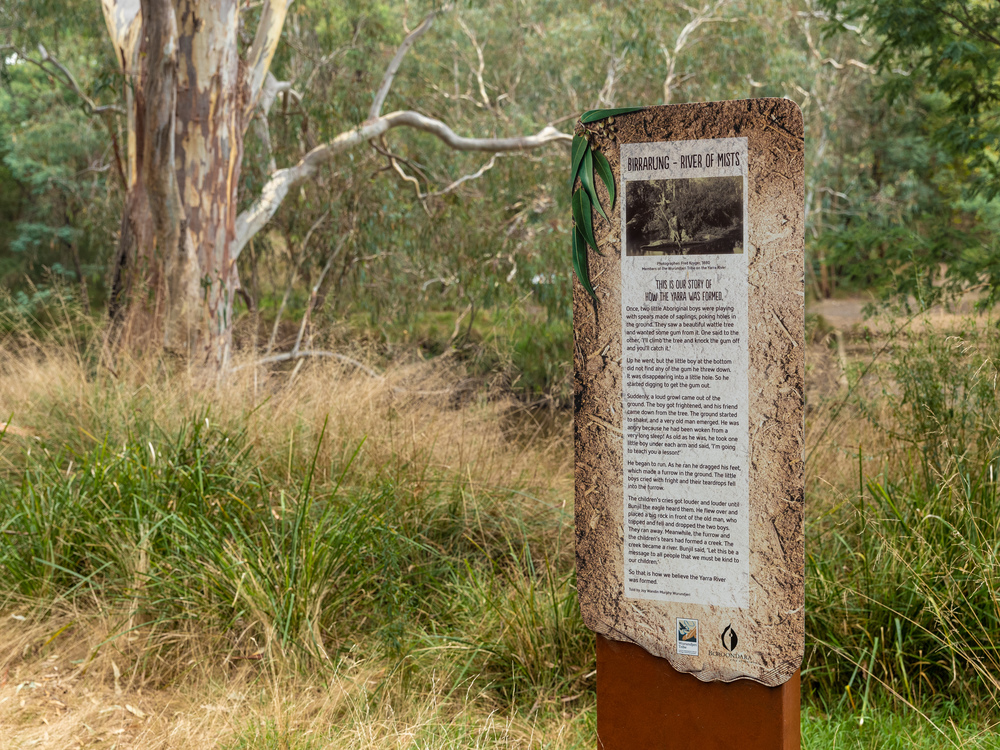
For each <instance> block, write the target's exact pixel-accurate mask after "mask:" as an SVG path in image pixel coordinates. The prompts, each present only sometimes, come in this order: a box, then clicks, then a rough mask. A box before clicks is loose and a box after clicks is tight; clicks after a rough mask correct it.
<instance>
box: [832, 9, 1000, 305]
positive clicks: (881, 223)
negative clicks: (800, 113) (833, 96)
mask: <svg viewBox="0 0 1000 750" xmlns="http://www.w3.org/2000/svg"><path fill="white" fill-rule="evenodd" d="M824 6H825V8H826V9H827V10H828V11H829V12H830V14H831V15H830V18H831V23H830V25H829V26H828V29H832V31H833V32H834V33H839V32H840V31H841V30H842V29H843V28H845V27H846V26H854V27H860V28H861V29H863V33H864V34H865V35H866V36H867V37H869V39H870V41H871V49H872V50H873V54H871V63H872V65H873V66H875V67H876V68H877V70H878V71H879V73H880V82H879V86H878V92H879V95H880V99H879V101H878V103H877V105H876V106H877V107H878V108H879V109H881V110H882V111H886V110H888V111H891V112H892V113H893V115H894V116H893V117H891V118H887V120H886V121H885V122H884V123H882V124H881V125H879V126H876V127H875V128H873V133H874V134H875V136H876V138H877V139H878V143H879V144H880V150H879V155H880V156H881V157H882V158H881V163H880V164H879V165H878V166H879V169H878V170H877V171H876V170H873V173H872V178H873V180H877V181H880V182H881V181H884V180H885V178H886V176H887V175H892V172H893V170H894V171H895V176H897V177H898V178H900V179H898V183H897V184H896V185H895V186H893V188H892V191H891V193H889V194H888V195H886V196H885V198H886V199H885V200H884V201H882V203H883V208H884V209H885V210H884V211H883V212H882V214H881V215H880V216H879V215H876V212H875V211H874V210H869V211H867V212H865V213H867V216H864V215H862V216H859V217H858V218H859V219H860V220H858V221H854V222H847V223H846V224H845V226H844V230H845V231H843V232H842V233H840V234H839V235H838V236H836V237H835V239H834V244H835V245H839V247H835V248H834V252H835V253H838V254H839V255H840V256H841V257H843V258H850V257H856V251H857V249H858V248H859V246H861V245H862V244H868V245H869V246H872V245H874V246H876V247H881V248H882V249H883V252H882V253H881V255H882V260H888V261H889V265H888V266H883V267H884V268H885V267H888V268H892V269H893V278H892V282H891V284H890V288H891V289H893V290H894V291H896V292H898V293H900V294H901V295H902V296H903V297H904V298H905V297H907V296H910V295H912V296H914V297H916V298H917V300H918V302H919V303H922V304H929V303H931V302H933V301H935V300H937V299H938V298H940V296H941V295H942V294H948V293H956V292H958V291H961V290H962V289H968V288H970V287H978V288H985V289H986V290H987V291H988V292H989V293H988V296H987V299H986V300H985V302H986V303H987V304H990V303H992V301H994V299H995V295H996V293H997V290H998V289H1000V286H998V282H1000V242H998V234H1000V205H998V201H997V197H998V196H1000V5H998V4H997V3H993V2H974V1H970V0H877V2H874V3H870V2H865V3H861V2H855V1H854V0H846V1H844V0H826V1H825V2H824ZM904 197H908V198H909V200H903V199H904ZM901 206H902V207H903V209H902V210H900V208H901ZM874 208H875V206H872V209H874ZM871 229H875V230H876V232H874V233H873V232H872V231H870V230H871ZM876 233H877V234H878V235H880V236H879V237H875V236H873V235H874V234H876ZM940 264H945V267H946V272H945V275H944V277H943V278H940V277H939V274H938V268H939V265H940Z"/></svg>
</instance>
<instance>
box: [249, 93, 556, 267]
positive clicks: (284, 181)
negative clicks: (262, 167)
mask: <svg viewBox="0 0 1000 750" xmlns="http://www.w3.org/2000/svg"><path fill="white" fill-rule="evenodd" d="M398 127H410V128H414V129H415V130H420V131H423V132H425V133H430V134H431V135H434V136H436V137H437V138H440V139H441V140H442V141H444V143H445V144H446V145H448V146H449V147H450V148H452V149H454V150H456V151H485V152H487V153H503V152H508V151H526V150H528V149H534V148H539V147H540V146H545V145H547V144H550V143H559V142H565V143H568V142H571V141H572V140H573V136H571V135H567V134H566V133H563V132H561V131H559V130H557V129H556V128H554V127H552V126H551V125H549V126H546V127H544V128H542V129H541V130H540V131H539V132H537V133H535V134H534V135H527V136H517V137H513V138H466V137H464V136H460V135H458V134H457V133H455V131H453V130H452V129H451V128H450V127H448V126H447V125H446V124H445V123H443V122H441V121H440V120H437V119H434V118H433V117H427V116H426V115H422V114H420V113H419V112H412V111H403V112H392V113H390V114H388V115H384V116H382V117H379V118H377V119H375V120H369V121H366V122H364V123H362V124H361V125H358V126H357V127H355V128H353V129H351V130H348V131H347V132H344V133H341V134H340V135H338V136H337V137H336V138H334V139H333V140H332V141H330V142H329V143H324V144H323V145H321V146H317V147H316V148H314V149H313V150H312V151H310V152H309V153H308V154H306V155H305V156H304V157H303V158H302V159H301V161H299V163H298V164H296V165H295V166H293V167H288V168H286V169H279V170H278V171H277V172H275V173H274V174H273V175H271V179H270V180H268V182H267V183H266V184H265V185H264V188H263V190H262V191H261V195H260V198H258V200H257V202H256V203H254V204H253V205H252V206H251V207H250V208H249V209H247V210H246V211H244V212H243V213H241V214H240V215H239V217H238V218H237V219H236V246H235V248H234V257H236V256H238V255H239V253H240V251H241V250H242V249H243V248H244V247H245V246H246V243H247V242H248V241H249V240H250V238H251V237H253V236H254V235H255V234H256V233H257V232H259V231H260V230H261V229H262V228H263V227H264V225H265V224H267V222H268V221H270V219H271V217H272V216H273V215H274V213H275V212H276V211H277V210H278V207H279V206H280V205H281V202H282V201H283V200H284V199H285V196H286V195H288V191H289V190H291V189H292V188H293V187H295V186H297V185H299V184H301V183H302V182H303V181H305V180H308V179H310V178H311V177H313V175H315V174H316V172H317V170H318V169H319V168H320V167H321V166H322V165H324V164H326V163H328V162H330V161H331V160H332V159H333V158H334V157H335V156H337V154H340V153H342V152H344V151H347V150H349V149H351V148H354V147H355V146H358V145H360V144H362V143H365V142H367V141H370V140H372V139H373V138H378V137H379V136H381V135H383V134H384V133H386V132H387V131H389V130H391V129H392V128H398Z"/></svg>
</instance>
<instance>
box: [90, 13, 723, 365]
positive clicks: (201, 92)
mask: <svg viewBox="0 0 1000 750" xmlns="http://www.w3.org/2000/svg"><path fill="white" fill-rule="evenodd" d="M720 1H721V0H720ZM292 2H293V0H264V5H263V8H262V10H261V16H260V23H259V25H258V28H257V30H256V34H255V37H254V40H253V43H252V44H251V47H250V49H249V51H248V55H247V59H246V60H245V61H243V62H241V61H240V59H239V40H238V38H237V31H238V27H239V13H240V7H241V6H242V5H243V3H242V2H241V0H101V7H102V11H103V13H104V18H105V23H106V24H107V27H108V33H109V36H110V38H111V42H112V44H113V46H114V50H115V54H116V56H117V57H118V60H119V64H120V65H121V68H122V71H123V73H124V74H125V76H126V77H127V79H128V84H129V85H128V86H127V87H126V105H127V112H128V131H129V138H128V175H127V180H126V182H127V196H126V204H125V210H124V216H123V221H122V230H121V235H120V238H121V239H120V242H119V250H118V253H117V254H116V264H115V267H114V269H113V271H114V272H113V274H112V277H113V284H112V286H113V289H112V294H111V303H110V304H109V312H110V313H111V315H112V317H113V319H114V320H116V321H118V320H122V321H124V320H125V315H126V314H134V318H133V319H132V320H130V321H129V322H128V326H129V327H130V328H129V330H138V331H139V333H138V334H136V336H137V337H141V336H145V337H147V340H148V337H149V336H150V335H151V334H155V333H156V332H159V334H160V335H162V340H163V341H164V343H165V344H166V345H167V346H174V347H177V348H183V349H185V350H186V353H187V354H188V356H189V357H190V358H191V361H192V363H193V364H195V365H196V366H208V367H209V368H214V369H216V370H217V371H218V372H220V373H222V372H225V371H226V369H227V360H228V358H229V355H230V345H231V339H232V324H233V299H234V297H235V294H236V292H237V290H238V289H239V276H238V274H237V268H236V259H237V257H238V256H239V253H240V251H241V250H242V249H243V247H245V246H246V244H247V242H248V241H249V239H250V238H251V237H253V235H254V234H256V233H257V232H258V231H260V230H261V229H262V228H263V227H264V226H265V225H266V224H267V222H268V221H269V220H270V219H271V217H272V216H273V215H274V213H275V212H276V211H277V209H278V207H279V206H280V205H281V202H282V201H283V200H284V199H285V197H286V196H287V195H288V193H289V191H290V190H291V189H292V188H293V187H295V186H296V185H298V184H300V183H301V182H303V181H304V180H307V179H309V178H311V177H313V176H314V175H315V174H316V172H317V170H318V169H319V168H320V167H321V166H322V165H324V164H326V163H328V162H330V161H331V160H332V159H333V158H334V157H335V156H336V155H337V154H339V153H341V152H343V151H346V150H348V149H351V148H353V147H355V146H358V145H361V144H364V143H365V142H367V141H369V140H372V139H374V138H378V137H380V136H382V135H383V134H384V133H386V132H387V131H388V130H390V129H392V128H396V127H409V128H414V129H416V130H420V131H423V132H426V133H430V134H431V135H434V136H435V137H437V138H439V139H441V140H442V141H443V142H444V143H445V144H447V145H448V146H449V147H450V148H452V149H455V150H456V151H482V152H487V153H492V154H497V153H502V152H508V151H520V150H525V149H533V148H538V147H540V146H544V145H546V144H550V143H557V142H561V141H565V142H568V141H570V140H572V138H571V136H570V135H567V134H565V133H562V132H560V131H558V130H556V129H555V128H554V127H551V126H549V127H546V128H544V129H542V130H541V131H540V132H538V133H536V134H535V135H529V136H523V137H512V138H466V137H463V136H460V135H457V134H456V133H455V132H454V131H453V130H452V129H451V128H450V127H448V126H447V125H446V124H445V123H443V122H441V121H440V120H436V119H434V118H432V117H427V116H425V115H422V114H420V113H418V112H409V111H402V112H393V113H391V114H387V115H382V114H381V109H382V107H383V106H384V103H385V100H386V97H387V96H388V93H389V90H390V89H391V86H392V83H393V80H394V78H395V76H396V74H397V72H398V71H399V69H400V66H401V64H402V61H403V59H404V57H405V55H406V53H407V51H408V50H409V49H410V48H411V47H412V46H413V44H414V43H415V42H416V41H417V40H418V39H419V38H420V37H421V36H422V35H423V34H425V33H426V32H427V31H428V30H429V29H430V27H431V24H432V22H433V20H434V18H435V16H436V15H437V14H438V13H440V12H443V11H445V10H449V9H450V7H451V6H450V5H448V6H444V7H443V8H442V9H441V10H439V11H437V12H435V13H432V14H431V15H429V16H428V17H427V18H425V19H424V21H423V22H422V23H421V24H420V26H418V27H417V28H416V29H414V30H413V31H412V32H410V33H409V34H408V35H407V36H406V39H404V41H403V43H402V45H401V46H400V48H399V49H398V50H397V51H396V53H395V55H394V56H393V58H392V61H391V62H390V64H389V66H388V68H387V70H386V72H385V75H384V76H383V79H382V83H381V85H380V86H379V89H378V91H377V92H376V93H375V96H374V98H373V102H372V106H371V109H370V110H369V119H368V120H366V121H365V122H363V123H361V124H360V125H358V126H357V127H356V128H353V129H352V130H349V131H347V132H345V133H342V134H340V135H339V136H337V137H336V138H334V139H333V140H332V141H330V142H329V143H326V144H323V145H321V146H318V147H316V148H314V149H312V150H311V151H309V153H307V154H306V155H305V156H304V157H303V158H302V159H301V161H299V163H298V164H295V165H294V166H291V167H289V168H287V169H278V170H275V169H273V168H272V170H271V177H270V179H269V180H268V182H267V183H266V184H265V186H264V188H263V190H262V192H261V195H260V197H259V199H258V200H257V201H256V203H254V204H253V206H252V207H251V208H250V209H249V210H247V211H245V212H244V213H242V214H240V215H239V216H237V213H236V205H237V185H238V183H239V177H240V169H241V165H242V161H243V139H244V137H245V133H246V130H247V127H248V126H249V125H250V123H251V122H252V121H253V120H254V118H255V117H256V119H257V121H258V125H257V126H256V127H259V134H260V137H261V138H262V140H263V141H264V143H265V144H268V141H269V140H270V138H269V133H268V130H267V120H266V117H267V112H268V110H269V109H270V107H271V106H272V105H273V103H274V101H275V98H276V97H277V96H278V94H279V93H281V92H282V91H292V89H291V83H290V82H281V81H278V80H277V79H276V78H275V77H274V76H273V75H271V74H270V72H269V67H270V65H271V60H272V59H273V57H274V53H275V49H276V47H277V45H278V42H279V41H280V38H281V31H282V27H283V25H284V22H285V18H286V16H287V13H288V9H289V7H290V6H291V4H292ZM70 78H71V76H70ZM292 93H293V94H294V91H292ZM487 101H488V99H487ZM268 150H269V151H270V149H268ZM493 163H494V162H493V161H492V160H491V161H490V163H489V164H488V165H487V166H486V167H484V168H482V169H480V171H479V172H478V173H476V175H479V174H482V173H483V172H485V171H486V169H488V168H489V167H490V166H492V164H493ZM272 164H273V162H272ZM476 175H473V176H469V177H466V178H462V179H461V180H459V181H457V182H455V183H453V185H452V186H449V187H448V188H446V191H447V190H451V189H453V188H454V187H456V186H457V185H459V184H461V183H462V182H463V181H465V180H467V179H471V178H472V177H474V176H476ZM135 321H139V322H138V323H137V324H135V325H133V323H135ZM300 339H301V336H300ZM299 343H300V344H301V341H300V342H299Z"/></svg>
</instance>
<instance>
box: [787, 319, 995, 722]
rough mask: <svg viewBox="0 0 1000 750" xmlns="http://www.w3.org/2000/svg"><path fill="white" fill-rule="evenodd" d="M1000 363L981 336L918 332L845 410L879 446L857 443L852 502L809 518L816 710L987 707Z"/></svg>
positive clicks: (991, 690) (971, 330)
mask: <svg viewBox="0 0 1000 750" xmlns="http://www.w3.org/2000/svg"><path fill="white" fill-rule="evenodd" d="M998 355H1000V337H998V335H997V331H996V330H995V329H994V328H992V327H987V328H985V329H983V328H978V329H977V328H976V326H975V325H974V324H970V325H969V326H968V327H967V329H966V331H965V332H964V334H963V335H962V336H953V335H947V334H944V333H941V332H938V331H936V330H934V329H931V328H929V327H928V328H927V329H924V330H920V331H918V332H916V333H910V334H901V335H900V336H899V338H898V339H897V341H896V344H895V347H894V351H893V352H892V353H891V355H890V356H889V357H888V358H887V359H886V360H885V362H884V363H877V364H876V366H875V367H874V368H868V374H867V376H866V378H865V380H864V381H862V382H860V383H858V384H857V386H856V388H857V390H856V392H857V393H859V394H861V395H860V396H858V397H857V399H856V401H855V403H854V404H853V406H854V409H855V412H854V413H855V414H857V415H858V417H860V418H861V419H864V420H866V421H867V422H868V423H869V425H870V426H871V427H872V428H873V429H874V433H873V434H874V436H875V438H876V439H877V440H878V443H876V444H874V445H873V444H869V445H867V446H865V445H860V444H857V445H856V448H855V449H856V451H857V456H856V462H855V467H856V469H855V477H854V489H853V492H851V491H846V492H845V494H844V495H842V498H841V500H840V501H839V502H836V503H829V504H828V505H827V507H825V508H823V509H822V512H820V513H816V512H813V513H811V514H810V516H811V517H810V519H809V529H808V566H807V580H808V586H807V623H806V629H807V639H808V648H809V653H808V656H807V671H806V675H807V678H808V679H807V681H806V684H807V686H808V688H809V690H810V691H811V692H812V693H813V694H814V695H816V696H818V697H820V698H821V699H822V700H823V701H825V702H828V703H830V702H832V703H833V704H835V705H837V706H839V707H844V706H847V707H850V708H852V709H856V710H859V711H861V712H862V713H864V712H865V711H867V710H868V709H869V707H870V706H871V705H872V703H873V701H875V700H876V698H878V699H879V700H881V699H883V698H885V697H889V699H890V700H891V701H892V702H894V703H896V704H897V705H900V706H903V705H910V706H924V705H936V704H937V705H939V704H948V703H950V702H953V701H959V702H961V703H963V704H965V705H970V706H979V707H981V708H986V709H988V710H991V711H992V710H995V708H996V706H997V699H998V696H1000V598H998V594H1000V494H998V491H997V482H998V481H1000V476H998V473H1000V471H998V470H1000V465H998V462H997V461H998V456H1000V432H998V420H1000V410H998V408H997V406H998V404H997V396H998V391H997V385H998V382H997V381H998V373H1000V368H998V363H1000V356H998ZM858 440H860V438H858ZM880 447H882V448H883V449H884V450H883V452H882V453H881V457H882V466H881V469H880V470H879V471H878V472H877V473H876V474H875V475H873V476H869V475H867V473H866V467H867V465H869V464H870V462H869V461H867V458H869V457H870V456H869V455H866V454H870V453H873V452H875V451H876V450H878V449H879V448H880ZM866 449H867V451H866Z"/></svg>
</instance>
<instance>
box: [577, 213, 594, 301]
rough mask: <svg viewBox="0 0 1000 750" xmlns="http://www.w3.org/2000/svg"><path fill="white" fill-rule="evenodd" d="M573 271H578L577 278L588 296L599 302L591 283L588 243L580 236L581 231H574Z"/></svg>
mask: <svg viewBox="0 0 1000 750" xmlns="http://www.w3.org/2000/svg"><path fill="white" fill-rule="evenodd" d="M573 270H574V271H576V278H578V279H579V280H580V283H581V284H582V285H583V288H584V289H586V290H587V294H589V295H590V296H591V297H593V298H594V302H597V294H596V292H594V287H593V286H592V285H591V283H590V268H589V266H588V264H587V243H586V241H585V240H584V239H583V236H582V235H581V234H580V230H579V229H574V230H573Z"/></svg>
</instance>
